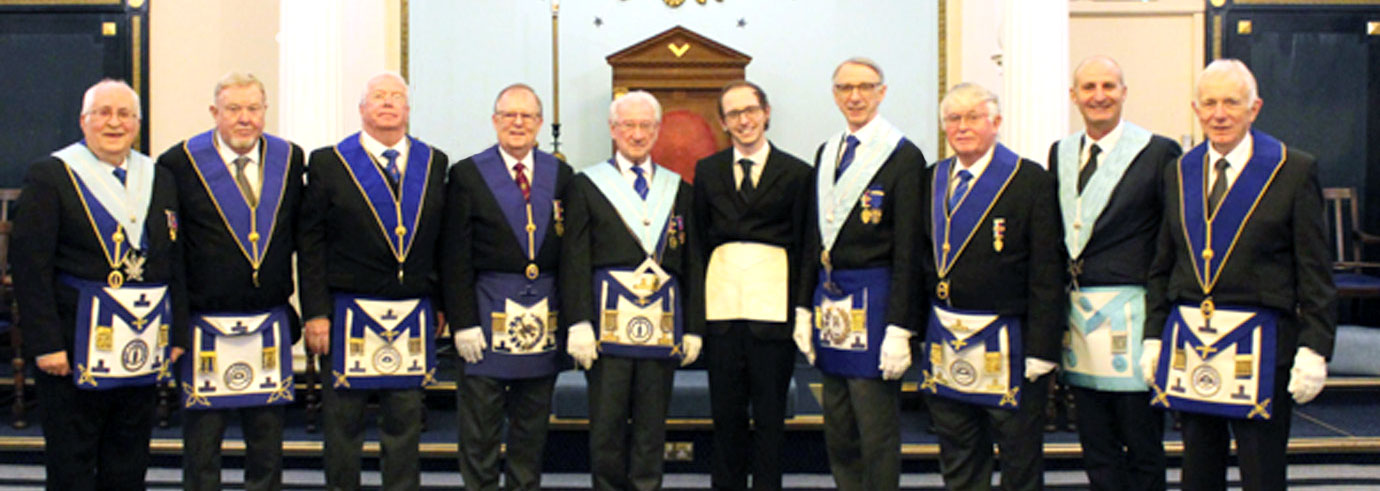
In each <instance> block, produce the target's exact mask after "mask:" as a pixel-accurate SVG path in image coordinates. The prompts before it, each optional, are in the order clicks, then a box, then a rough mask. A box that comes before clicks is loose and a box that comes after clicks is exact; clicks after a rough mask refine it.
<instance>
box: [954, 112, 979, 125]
mask: <svg viewBox="0 0 1380 491" xmlns="http://www.w3.org/2000/svg"><path fill="white" fill-rule="evenodd" d="M986 120H987V113H968V114H946V115H944V125H945V126H958V123H964V124H967V125H968V126H973V125H976V124H978V123H979V122H981V121H986Z"/></svg>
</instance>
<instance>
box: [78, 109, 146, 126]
mask: <svg viewBox="0 0 1380 491" xmlns="http://www.w3.org/2000/svg"><path fill="white" fill-rule="evenodd" d="M86 115H87V116H91V117H94V118H96V120H97V121H100V122H105V121H108V120H110V118H116V122H117V123H118V122H120V121H138V120H139V116H138V114H136V113H135V112H134V111H133V110H132V109H125V108H120V109H115V108H113V107H110V106H103V107H98V108H96V109H92V110H91V111H90V112H88V113H86Z"/></svg>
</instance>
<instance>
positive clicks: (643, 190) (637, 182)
mask: <svg viewBox="0 0 1380 491" xmlns="http://www.w3.org/2000/svg"><path fill="white" fill-rule="evenodd" d="M632 171H633V174H637V179H633V190H634V191H637V195H638V196H641V197H642V201H647V191H649V189H648V188H647V176H646V174H644V173H645V172H646V169H643V168H641V167H638V166H636V165H634V166H632Z"/></svg>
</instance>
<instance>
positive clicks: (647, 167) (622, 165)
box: [613, 152, 652, 181]
mask: <svg viewBox="0 0 1380 491" xmlns="http://www.w3.org/2000/svg"><path fill="white" fill-rule="evenodd" d="M613 160H614V162H617V163H618V172H621V173H624V174H631V173H632V168H633V163H632V161H631V160H628V158H627V157H624V156H623V153H622V152H614V153H613ZM638 167H641V168H642V174H643V176H642V177H645V178H647V180H648V181H650V180H651V179H652V156H651V155H648V156H647V160H646V161H645V162H643V163H642V164H640V165H638Z"/></svg>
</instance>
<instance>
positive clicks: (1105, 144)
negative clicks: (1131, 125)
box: [1083, 120, 1126, 155]
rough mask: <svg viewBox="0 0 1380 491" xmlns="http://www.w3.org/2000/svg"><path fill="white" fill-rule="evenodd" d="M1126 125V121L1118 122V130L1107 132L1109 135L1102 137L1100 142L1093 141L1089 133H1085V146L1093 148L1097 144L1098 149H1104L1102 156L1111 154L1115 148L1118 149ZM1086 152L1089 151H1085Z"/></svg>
mask: <svg viewBox="0 0 1380 491" xmlns="http://www.w3.org/2000/svg"><path fill="white" fill-rule="evenodd" d="M1125 123H1126V121H1125V120H1121V121H1117V123H1116V128H1112V131H1109V132H1107V134H1105V135H1102V138H1101V139H1098V140H1093V139H1092V138H1091V137H1089V136H1088V133H1087V131H1084V132H1083V138H1084V139H1085V141H1084V142H1083V143H1084V145H1083V146H1084V147H1086V148H1092V144H1094V143H1096V144H1097V146H1098V148H1101V149H1102V154H1103V155H1106V154H1107V152H1110V151H1112V149H1113V148H1116V143H1117V142H1118V141H1121V129H1122V128H1124V127H1126V124H1125ZM1085 151H1088V150H1086V149H1085Z"/></svg>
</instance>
